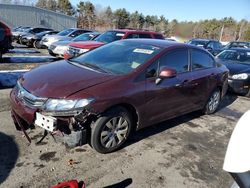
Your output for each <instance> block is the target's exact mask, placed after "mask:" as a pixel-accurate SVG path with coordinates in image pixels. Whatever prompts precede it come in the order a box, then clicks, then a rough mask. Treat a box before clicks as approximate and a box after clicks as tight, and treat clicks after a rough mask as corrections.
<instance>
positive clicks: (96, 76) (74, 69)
mask: <svg viewBox="0 0 250 188" xmlns="http://www.w3.org/2000/svg"><path fill="white" fill-rule="evenodd" d="M114 78H115V76H114V75H110V74H104V73H99V72H96V71H94V70H90V69H88V68H84V67H79V66H76V65H74V64H71V63H69V62H68V61H64V60H63V61H57V62H54V63H50V64H47V65H42V66H40V67H38V68H35V69H33V70H31V71H29V72H27V73H26V74H24V75H23V77H21V79H20V82H21V84H22V86H23V87H24V88H25V89H26V90H27V91H29V92H30V93H32V94H33V95H35V96H38V97H48V98H66V97H68V96H70V95H72V94H74V93H76V92H78V91H81V90H84V89H87V88H89V87H92V86H95V85H98V84H101V83H103V82H106V81H108V80H111V79H114Z"/></svg>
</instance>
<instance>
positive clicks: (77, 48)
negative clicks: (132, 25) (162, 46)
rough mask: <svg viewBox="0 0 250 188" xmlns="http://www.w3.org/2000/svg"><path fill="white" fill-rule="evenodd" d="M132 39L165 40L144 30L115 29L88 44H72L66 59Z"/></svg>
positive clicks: (87, 42) (161, 36)
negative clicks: (108, 44) (109, 44)
mask: <svg viewBox="0 0 250 188" xmlns="http://www.w3.org/2000/svg"><path fill="white" fill-rule="evenodd" d="M132 38H153V39H164V37H163V35H162V34H160V33H157V32H152V31H144V30H133V29H115V30H109V31H106V32H105V33H103V34H101V35H100V36H98V37H97V38H95V39H94V40H92V41H86V42H72V43H70V44H69V49H68V50H67V51H66V52H65V54H64V58H65V59H68V58H72V57H76V56H79V55H81V54H83V53H85V52H87V51H89V50H93V49H95V48H98V47H100V46H102V45H104V44H107V43H110V42H113V41H116V40H121V39H132Z"/></svg>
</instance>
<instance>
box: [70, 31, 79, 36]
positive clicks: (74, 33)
mask: <svg viewBox="0 0 250 188" xmlns="http://www.w3.org/2000/svg"><path fill="white" fill-rule="evenodd" d="M80 34H81V30H78V31H75V32H73V33H71V34H70V37H76V36H78V35H80Z"/></svg>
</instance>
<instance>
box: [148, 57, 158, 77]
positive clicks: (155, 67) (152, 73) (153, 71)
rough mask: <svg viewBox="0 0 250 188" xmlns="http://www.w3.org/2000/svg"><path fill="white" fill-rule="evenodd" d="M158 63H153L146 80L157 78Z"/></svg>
mask: <svg viewBox="0 0 250 188" xmlns="http://www.w3.org/2000/svg"><path fill="white" fill-rule="evenodd" d="M157 70H158V61H156V62H154V63H152V64H151V65H150V66H149V67H148V68H147V71H146V78H152V77H156V76H157Z"/></svg>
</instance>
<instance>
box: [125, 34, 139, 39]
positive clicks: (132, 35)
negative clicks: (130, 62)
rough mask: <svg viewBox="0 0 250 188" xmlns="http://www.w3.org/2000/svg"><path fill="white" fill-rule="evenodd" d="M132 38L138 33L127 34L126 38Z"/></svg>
mask: <svg viewBox="0 0 250 188" xmlns="http://www.w3.org/2000/svg"><path fill="white" fill-rule="evenodd" d="M132 38H139V35H138V34H135V33H132V34H129V35H128V36H127V39H132Z"/></svg>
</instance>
